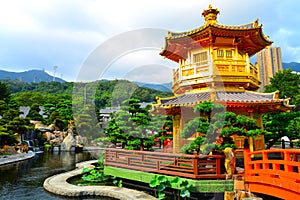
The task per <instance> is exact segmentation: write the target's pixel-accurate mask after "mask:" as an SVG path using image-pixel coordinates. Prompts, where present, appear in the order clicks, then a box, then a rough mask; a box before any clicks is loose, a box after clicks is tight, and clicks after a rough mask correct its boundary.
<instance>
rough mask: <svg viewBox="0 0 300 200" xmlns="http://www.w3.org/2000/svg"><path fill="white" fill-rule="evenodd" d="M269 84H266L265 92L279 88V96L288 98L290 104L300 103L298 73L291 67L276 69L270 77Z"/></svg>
mask: <svg viewBox="0 0 300 200" xmlns="http://www.w3.org/2000/svg"><path fill="white" fill-rule="evenodd" d="M270 82H271V84H270V85H267V86H266V92H274V91H276V90H279V98H290V101H291V104H295V105H299V104H300V75H299V74H296V73H293V72H292V70H291V69H285V70H282V71H278V72H277V73H276V74H275V75H274V77H272V78H271V79H270Z"/></svg>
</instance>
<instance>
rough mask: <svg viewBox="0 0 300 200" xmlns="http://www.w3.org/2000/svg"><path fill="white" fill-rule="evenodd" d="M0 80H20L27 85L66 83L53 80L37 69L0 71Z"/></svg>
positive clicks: (61, 80) (58, 79)
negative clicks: (53, 82)
mask: <svg viewBox="0 0 300 200" xmlns="http://www.w3.org/2000/svg"><path fill="white" fill-rule="evenodd" d="M0 80H20V81H25V82H27V83H39V82H51V81H53V80H55V81H57V82H61V83H63V82H66V81H65V80H63V79H61V78H58V77H55V78H54V77H53V76H51V75H49V74H48V73H47V72H45V71H44V70H38V69H32V70H28V71H24V72H11V71H6V70H0Z"/></svg>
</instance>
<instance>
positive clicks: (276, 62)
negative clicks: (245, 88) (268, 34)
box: [257, 46, 282, 92]
mask: <svg viewBox="0 0 300 200" xmlns="http://www.w3.org/2000/svg"><path fill="white" fill-rule="evenodd" d="M257 64H258V66H259V71H260V79H261V87H260V89H261V91H262V92H263V91H264V90H265V86H266V85H269V84H270V78H272V77H273V76H274V75H275V74H276V72H278V71H279V70H282V59H281V51H280V47H272V46H269V47H267V48H265V49H264V50H262V51H260V52H259V53H257Z"/></svg>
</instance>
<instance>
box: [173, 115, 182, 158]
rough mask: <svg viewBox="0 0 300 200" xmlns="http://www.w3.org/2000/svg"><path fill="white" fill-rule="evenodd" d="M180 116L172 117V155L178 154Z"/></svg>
mask: <svg viewBox="0 0 300 200" xmlns="http://www.w3.org/2000/svg"><path fill="white" fill-rule="evenodd" d="M180 121H181V117H180V114H176V115H175V116H174V117H173V153H179V152H180V132H181V131H180Z"/></svg>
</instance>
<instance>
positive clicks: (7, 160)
mask: <svg viewBox="0 0 300 200" xmlns="http://www.w3.org/2000/svg"><path fill="white" fill-rule="evenodd" d="M33 157H34V153H21V154H14V155H7V156H0V166H1V165H6V164H11V163H15V162H20V161H22V160H27V159H30V158H33Z"/></svg>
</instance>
